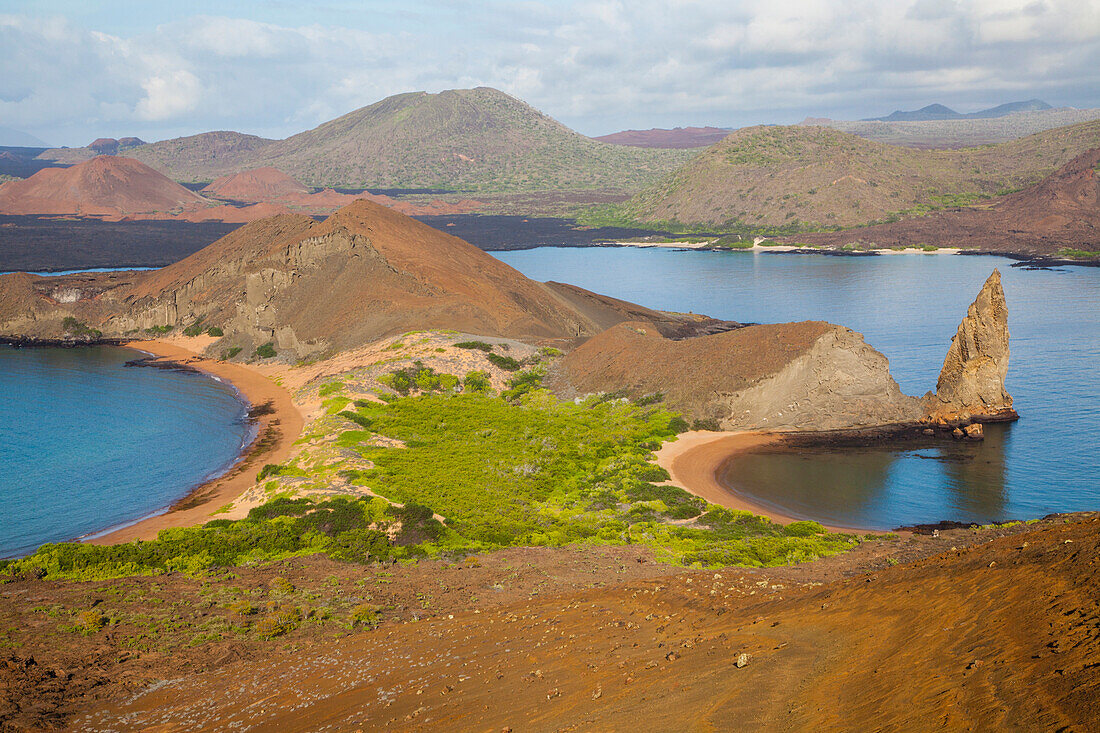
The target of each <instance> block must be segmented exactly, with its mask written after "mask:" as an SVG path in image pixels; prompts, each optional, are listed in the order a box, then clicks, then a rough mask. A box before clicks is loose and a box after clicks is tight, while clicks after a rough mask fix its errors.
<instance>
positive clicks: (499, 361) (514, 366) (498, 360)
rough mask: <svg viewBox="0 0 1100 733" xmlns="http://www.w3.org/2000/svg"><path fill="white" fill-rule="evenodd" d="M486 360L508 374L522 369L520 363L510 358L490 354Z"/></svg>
mask: <svg viewBox="0 0 1100 733" xmlns="http://www.w3.org/2000/svg"><path fill="white" fill-rule="evenodd" d="M485 358H487V359H488V360H489V363H491V364H493V365H494V366H497V367H499V368H501V369H503V370H504V371H506V372H514V371H517V370H518V369H519V368H520V363H519V362H518V361H516V360H515V359H514V358H512V357H510V356H501V355H500V354H488V355H487V356H486V357H485Z"/></svg>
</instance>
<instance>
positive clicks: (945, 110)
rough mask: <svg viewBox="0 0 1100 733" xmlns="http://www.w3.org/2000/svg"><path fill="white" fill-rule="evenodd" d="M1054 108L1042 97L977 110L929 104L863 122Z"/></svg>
mask: <svg viewBox="0 0 1100 733" xmlns="http://www.w3.org/2000/svg"><path fill="white" fill-rule="evenodd" d="M1048 109H1054V108H1053V107H1052V106H1050V105H1049V104H1047V103H1046V102H1044V101H1043V100H1041V99H1028V100H1026V101H1023V102H1008V103H1006V104H999V105H997V106H996V107H990V108H989V109H982V110H978V111H977V112H965V113H964V112H956V111H955V110H953V109H951V108H950V107H946V106H944V105H942V104H929V105H928V106H926V107H921V108H920V109H916V110H909V111H903V110H895V111H894V112H891V113H890V114H888V115H886V116H885V117H868V118H865V119H864V120H863V122H920V121H923V120H988V119H995V118H997V117H1004V116H1005V115H1010V114H1012V113H1014V112H1042V111H1044V110H1048Z"/></svg>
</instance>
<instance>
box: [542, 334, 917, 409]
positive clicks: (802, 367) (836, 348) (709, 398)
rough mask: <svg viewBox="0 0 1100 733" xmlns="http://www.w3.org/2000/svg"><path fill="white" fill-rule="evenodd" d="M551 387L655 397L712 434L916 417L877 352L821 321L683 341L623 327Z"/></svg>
mask: <svg viewBox="0 0 1100 733" xmlns="http://www.w3.org/2000/svg"><path fill="white" fill-rule="evenodd" d="M556 386H557V389H558V390H559V391H561V392H563V393H565V394H578V395H579V394H587V393H593V392H615V391H617V390H625V391H626V392H627V393H629V394H630V395H631V396H634V397H643V396H645V395H655V394H657V393H660V394H661V395H662V397H663V400H664V404H666V405H667V406H668V407H669V408H671V409H673V410H676V411H678V412H681V413H682V414H683V415H684V416H685V417H686V418H687V419H688V420H689V421H693V422H695V423H696V425H697V426H699V427H706V428H709V429H714V430H718V429H721V430H748V429H765V428H768V429H783V430H806V429H810V430H837V429H844V428H854V427H871V426H881V425H894V424H911V423H915V422H916V421H917V420H919V418H920V416H921V408H920V401H919V400H917V399H916V398H913V397H908V396H906V395H904V394H902V392H901V390H900V389H899V387H898V384H897V382H895V381H894V379H893V377H891V376H890V369H889V362H888V361H887V359H886V357H885V356H883V355H882V354H881V353H879V352H878V351H875V350H874V349H873V348H871V347H870V346H868V345H867V343H866V342H865V341H864V340H863V336H861V335H860V334H858V333H856V332H855V331H852V330H850V329H847V328H844V327H843V326H837V325H833V324H830V323H825V322H823V321H803V322H801V323H779V324H765V325H758V326H746V327H744V328H740V329H737V330H733V331H727V332H725V333H718V334H712V335H707V336H699V337H695V338H689V339H684V340H673V339H669V338H665V337H664V336H662V335H661V334H660V333H659V332H658V331H657V330H656V329H654V328H652V327H647V326H646V325H645V324H642V323H622V324H619V325H617V326H615V327H613V328H610V329H608V330H607V331H605V332H604V333H602V334H600V335H598V336H595V337H593V338H591V339H589V340H588V341H587V342H585V343H584V344H582V345H581V346H579V347H578V348H577V349H575V350H574V351H573V352H571V353H570V354H568V355H567V356H566V357H565V358H564V359H563V360H562V364H561V367H560V370H559V373H558V375H557V376H556Z"/></svg>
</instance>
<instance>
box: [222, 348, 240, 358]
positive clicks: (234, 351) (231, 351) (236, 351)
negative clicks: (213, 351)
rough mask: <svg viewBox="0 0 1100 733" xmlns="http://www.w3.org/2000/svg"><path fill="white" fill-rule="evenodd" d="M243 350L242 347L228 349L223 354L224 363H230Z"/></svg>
mask: <svg viewBox="0 0 1100 733" xmlns="http://www.w3.org/2000/svg"><path fill="white" fill-rule="evenodd" d="M241 351H242V348H241V347H240V346H230V347H229V348H228V349H226V350H225V351H223V352H222V361H229V360H230V359H232V358H233V357H234V356H236V355H237V354H239V353H241Z"/></svg>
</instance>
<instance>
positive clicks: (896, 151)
mask: <svg viewBox="0 0 1100 733" xmlns="http://www.w3.org/2000/svg"><path fill="white" fill-rule="evenodd" d="M1094 147H1100V121H1092V122H1085V123H1080V124H1077V125H1071V126H1068V127H1061V128H1057V129H1054V130H1048V131H1045V132H1041V133H1038V134H1035V135H1031V136H1029V137H1025V138H1021V139H1019V140H1013V141H1010V142H1006V143H1000V144H998V145H988V146H983V147H978V148H965V149H961V150H915V149H912V148H903V147H897V146H892V145H885V144H883V143H878V142H874V141H871V140H865V139H863V138H860V137H856V136H855V135H850V134H847V133H843V132H839V131H837V130H833V129H830V128H825V127H805V126H786V127H784V126H775V127H748V128H744V129H741V130H738V131H736V132H734V133H733V134H731V135H730V136H729V137H727V138H725V139H724V140H722V141H721V142H719V143H717V144H715V145H713V146H711V147H710V148H707V149H706V150H705V151H704V152H702V153H701V154H700V155H699V156H698V157H696V158H695V159H693V160H692V161H690V162H688V163H687V164H686V165H684V166H683V167H682V168H680V169H679V170H677V171H675V172H674V173H672V174H671V175H669V176H668V177H667V178H665V179H664V180H663V181H661V182H660V183H658V184H657V185H655V186H653V187H651V188H649V189H647V190H645V191H643V192H641V193H640V194H638V195H637V196H635V197H634V198H633V199H632V200H630V201H629V202H627V203H626V204H624V205H622V206H621V207H618V208H617V209H615V210H614V212H613V213H614V214H615V215H616V216H617V217H618V218H620V219H630V220H636V221H642V222H677V223H680V224H683V225H706V226H715V227H726V228H731V229H735V228H745V229H752V228H761V229H764V228H786V229H789V230H792V231H793V230H799V229H820V228H826V227H837V226H855V225H860V224H866V223H868V222H871V221H876V220H884V219H888V218H892V217H893V216H896V215H897V214H898V213H899V212H913V211H916V212H919V211H920V210H922V209H929V208H943V207H946V206H955V205H967V204H974V203H980V202H981V201H983V200H984V199H985V198H987V197H991V196H994V195H996V194H998V193H1004V192H1006V191H1011V190H1016V189H1020V188H1024V187H1026V186H1028V185H1030V184H1032V183H1035V182H1037V181H1038V180H1040V179H1041V178H1043V177H1044V176H1046V175H1048V174H1050V173H1052V172H1053V171H1054V170H1056V169H1057V168H1059V167H1061V166H1062V165H1064V164H1065V163H1066V162H1068V161H1069V160H1071V159H1072V158H1074V157H1076V156H1077V155H1079V154H1081V153H1082V152H1084V151H1086V150H1088V149H1090V148H1094ZM605 213H606V212H605Z"/></svg>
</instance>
